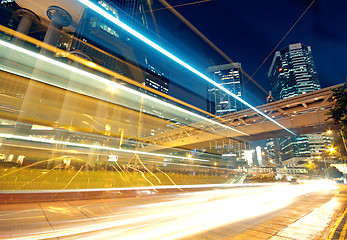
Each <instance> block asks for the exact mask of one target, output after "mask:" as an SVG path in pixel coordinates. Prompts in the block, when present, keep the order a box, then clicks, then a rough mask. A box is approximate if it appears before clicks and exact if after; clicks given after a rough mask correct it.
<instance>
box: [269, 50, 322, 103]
mask: <svg viewBox="0 0 347 240" xmlns="http://www.w3.org/2000/svg"><path fill="white" fill-rule="evenodd" d="M268 77H269V79H270V84H271V87H272V91H271V93H272V97H273V98H275V99H276V100H280V99H286V98H289V97H294V96H297V95H299V94H305V93H308V92H312V91H315V90H318V89H320V84H319V80H318V74H317V71H316V67H315V65H314V62H313V56H312V50H311V47H310V46H306V45H303V44H301V43H296V44H291V45H289V46H288V47H286V48H284V49H282V50H280V51H277V52H276V53H275V56H274V59H273V61H272V64H271V67H270V70H269V73H268Z"/></svg>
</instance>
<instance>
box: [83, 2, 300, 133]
mask: <svg viewBox="0 0 347 240" xmlns="http://www.w3.org/2000/svg"><path fill="white" fill-rule="evenodd" d="M78 1H79V2H81V3H82V4H83V5H85V6H87V7H88V8H90V9H92V10H93V11H95V12H96V13H98V14H100V15H101V16H103V17H104V18H106V19H107V20H109V21H111V22H112V23H114V24H116V25H117V26H119V27H120V28H122V29H123V30H125V31H127V32H128V33H130V34H131V35H133V36H134V37H136V38H138V39H139V40H141V41H142V42H144V43H146V44H147V45H149V46H151V47H152V48H154V49H155V50H157V51H158V52H160V53H162V54H164V55H165V56H167V57H168V58H170V59H171V60H173V61H174V62H176V63H178V64H179V65H181V66H183V67H184V68H186V69H187V70H189V71H191V72H192V73H194V74H196V75H197V76H199V77H201V78H202V79H204V80H206V81H207V82H209V83H211V84H212V85H214V86H216V87H217V88H219V89H220V90H222V91H224V92H225V93H227V94H229V95H230V96H232V97H233V98H235V99H236V100H238V101H239V102H241V103H243V104H245V105H246V106H247V107H249V108H251V109H252V110H253V111H255V112H256V113H258V114H260V115H261V116H263V117H265V118H266V119H268V120H269V121H271V122H273V123H274V124H276V125H277V126H279V127H281V128H283V129H284V130H286V131H287V132H289V133H290V134H292V135H296V134H295V133H294V132H292V131H290V130H289V129H287V128H286V127H284V126H282V125H281V124H279V123H278V122H277V121H275V120H273V119H272V118H271V117H269V116H267V115H266V114H264V113H263V112H261V111H259V110H258V109H256V108H255V107H253V106H252V105H251V104H249V103H248V102H246V101H245V100H243V99H242V98H240V97H239V96H237V95H236V94H234V93H232V92H231V91H229V90H228V89H226V88H225V87H223V86H222V85H220V84H218V83H217V82H215V81H213V80H212V79H210V78H209V77H207V76H206V75H204V74H202V73H201V72H199V71H198V70H196V69H195V68H193V67H192V66H190V65H189V64H187V63H186V62H184V61H183V60H181V59H179V58H178V57H176V56H175V55H173V54H172V53H170V52H169V51H167V50H165V49H164V48H162V47H161V46H159V45H158V44H156V43H154V42H153V41H151V40H150V39H148V38H147V37H145V36H144V35H142V34H140V33H139V32H137V31H135V30H134V29H132V28H131V27H129V26H128V25H126V24H125V23H123V22H122V21H120V20H119V19H118V18H116V17H114V16H112V15H111V14H109V13H108V12H106V11H105V10H103V9H102V8H100V7H98V6H97V5H95V4H93V3H92V2H90V1H89V0H78Z"/></svg>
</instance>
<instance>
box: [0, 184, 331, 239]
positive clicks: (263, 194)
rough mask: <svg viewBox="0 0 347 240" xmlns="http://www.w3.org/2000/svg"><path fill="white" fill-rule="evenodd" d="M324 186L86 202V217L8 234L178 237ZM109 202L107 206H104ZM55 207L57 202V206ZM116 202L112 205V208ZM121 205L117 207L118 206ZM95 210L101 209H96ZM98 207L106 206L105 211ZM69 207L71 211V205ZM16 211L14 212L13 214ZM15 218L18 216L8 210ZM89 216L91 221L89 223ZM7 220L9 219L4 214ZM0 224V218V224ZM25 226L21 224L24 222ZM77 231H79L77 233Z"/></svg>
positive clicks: (264, 211) (267, 209) (272, 207)
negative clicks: (126, 202)
mask: <svg viewBox="0 0 347 240" xmlns="http://www.w3.org/2000/svg"><path fill="white" fill-rule="evenodd" d="M322 190H324V184H322V182H317V183H312V184H311V183H308V184H297V185H291V184H287V185H286V184H276V185H268V186H264V187H255V188H248V187H247V188H236V189H217V190H208V191H201V192H188V193H179V194H172V195H169V196H167V197H165V196H162V197H159V196H158V199H157V201H154V199H153V198H150V200H149V201H148V202H147V204H146V201H144V200H142V201H141V200H137V201H136V202H137V204H133V205H131V204H129V206H128V205H127V206H125V207H119V203H118V201H119V200H117V204H115V202H111V201H108V202H102V204H99V205H98V204H95V203H90V206H88V205H85V204H84V205H83V206H82V207H81V208H78V209H79V211H81V212H82V213H83V212H84V213H86V214H85V215H88V219H87V220H86V219H85V218H84V219H79V220H78V219H76V218H74V219H73V220H72V219H69V217H70V218H71V217H72V216H69V214H66V218H65V220H64V221H60V222H59V221H54V222H53V224H59V226H60V227H59V228H57V229H55V230H54V231H51V230H50V231H43V232H39V231H36V229H30V228H27V229H29V230H27V231H28V232H26V233H25V234H22V235H17V236H16V235H15V233H12V234H11V237H15V239H18V240H19V239H22V240H24V239H48V238H60V237H69V236H70V237H76V238H78V239H143V240H146V239H178V238H182V237H186V238H187V237H189V236H191V235H194V234H198V233H201V232H204V231H208V230H211V229H214V228H218V227H222V226H224V225H227V224H231V223H234V222H237V221H242V220H247V219H251V218H254V217H257V216H261V215H263V214H269V213H271V212H275V211H278V210H280V209H282V208H284V207H286V206H288V205H289V204H290V203H292V201H293V199H294V198H296V197H298V196H301V195H305V194H308V193H312V192H316V191H322ZM107 204H110V205H107ZM59 206H61V204H60V205H59ZM116 206H117V207H116ZM120 206H122V205H120ZM70 207H71V206H68V207H65V208H61V209H59V213H56V211H57V208H55V207H54V203H52V207H46V208H43V209H42V210H43V211H45V212H49V214H50V216H51V218H52V219H54V214H57V215H58V214H59V219H61V212H63V211H66V212H67V213H68V210H69V209H70ZM98 208H101V209H103V210H102V211H101V212H104V214H100V213H98V212H97V211H98ZM104 209H109V212H107V213H105V211H104ZM74 210H75V209H74ZM14 213H16V212H14ZM13 216H15V217H16V216H18V214H13ZM91 220H93V221H91ZM7 221H8V224H12V223H13V220H11V219H10V218H8V220H7ZM4 224H5V222H4V221H2V225H3V226H5V225H4ZM25 224H27V223H25ZM79 234H81V235H79Z"/></svg>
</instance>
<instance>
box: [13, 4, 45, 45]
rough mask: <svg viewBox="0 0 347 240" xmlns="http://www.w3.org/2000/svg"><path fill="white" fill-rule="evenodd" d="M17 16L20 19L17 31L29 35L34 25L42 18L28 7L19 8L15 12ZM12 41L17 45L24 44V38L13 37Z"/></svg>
mask: <svg viewBox="0 0 347 240" xmlns="http://www.w3.org/2000/svg"><path fill="white" fill-rule="evenodd" d="M15 18H16V19H17V20H18V21H19V25H18V27H17V32H19V33H23V34H25V35H27V34H28V33H29V31H30V28H31V27H32V26H33V25H38V24H39V23H40V18H39V17H38V16H37V15H36V14H35V13H34V12H32V11H30V10H28V9H24V8H22V9H19V10H17V11H16V12H15ZM12 43H13V44H15V45H23V40H21V39H20V38H13V40H12Z"/></svg>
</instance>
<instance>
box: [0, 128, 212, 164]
mask: <svg viewBox="0 0 347 240" xmlns="http://www.w3.org/2000/svg"><path fill="white" fill-rule="evenodd" d="M0 137H2V138H8V139H17V140H24V141H30V142H39V143H49V144H61V145H65V146H70V147H80V148H88V149H99V150H109V151H115V152H124V153H131V154H140V155H147V156H155V157H163V158H175V159H184V160H194V161H197V162H210V160H206V159H199V158H193V159H191V158H188V157H180V156H175V155H166V154H158V153H151V152H141V151H136V150H127V149H120V148H112V147H106V146H97V145H90V144H81V143H74V142H67V141H59V140H53V139H44V138H36V137H30V136H29V137H26V136H20V135H14V134H7V133H0Z"/></svg>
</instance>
